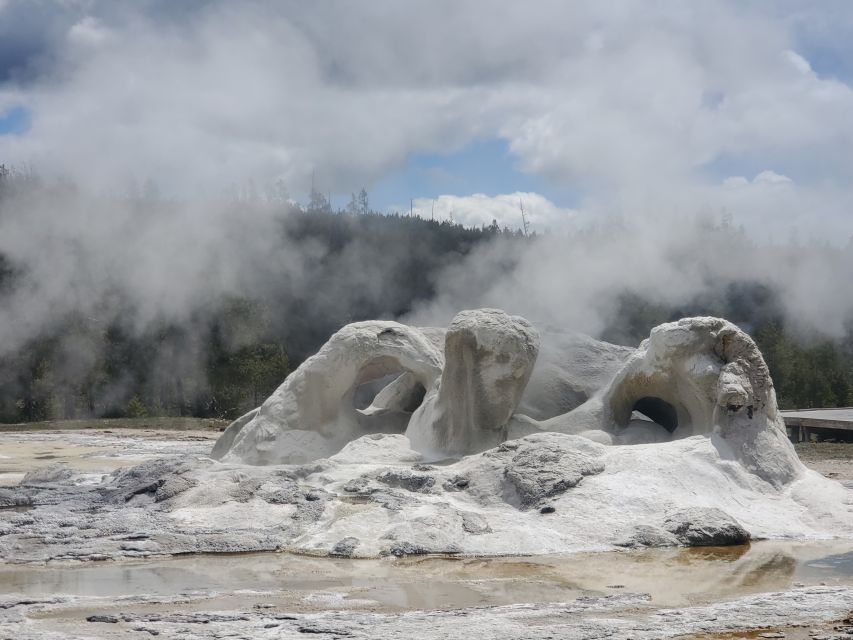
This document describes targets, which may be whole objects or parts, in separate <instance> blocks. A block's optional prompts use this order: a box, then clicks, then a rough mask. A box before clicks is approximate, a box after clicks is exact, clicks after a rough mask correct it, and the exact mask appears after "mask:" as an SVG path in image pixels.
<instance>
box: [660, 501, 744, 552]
mask: <svg viewBox="0 0 853 640" xmlns="http://www.w3.org/2000/svg"><path fill="white" fill-rule="evenodd" d="M663 528H664V529H666V530H667V531H669V532H670V533H671V534H673V535H674V536H675V537H676V538H678V541H679V542H680V543H681V544H683V545H687V546H689V547H708V546H714V547H716V546H725V545H735V544H745V543H747V542H749V538H750V535H749V532H748V531H747V530H746V529H744V528H743V527H742V526H741V525H740V523H739V522H737V520H735V519H734V518H732V517H731V516H730V515H729V514H727V513H725V512H724V511H721V510H720V509H713V508H711V509H709V508H703V507H694V508H690V509H682V510H680V511H677V512H675V513H673V514H671V515H669V516H667V518H666V519H665V520H664V522H663Z"/></svg>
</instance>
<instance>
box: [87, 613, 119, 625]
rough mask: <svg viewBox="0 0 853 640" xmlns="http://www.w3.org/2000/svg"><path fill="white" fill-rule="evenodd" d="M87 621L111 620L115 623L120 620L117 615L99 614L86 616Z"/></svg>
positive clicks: (110, 621)
mask: <svg viewBox="0 0 853 640" xmlns="http://www.w3.org/2000/svg"><path fill="white" fill-rule="evenodd" d="M86 622H109V623H111V624H115V623H117V622H118V618H116V617H115V616H102V615H97V616H89V617H88V618H86Z"/></svg>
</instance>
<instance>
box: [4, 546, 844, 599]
mask: <svg viewBox="0 0 853 640" xmlns="http://www.w3.org/2000/svg"><path fill="white" fill-rule="evenodd" d="M795 583H803V584H819V583H827V584H853V551H851V550H850V542H849V541H845V542H828V543H812V544H797V543H783V542H775V541H774V542H760V543H755V544H753V545H751V546H749V545H747V546H743V547H724V548H695V549H663V550H644V551H633V552H613V553H597V554H575V555H568V556H544V557H533V558H531V557H528V558H491V559H484V558H458V557H457V558H442V557H414V558H403V559H385V560H344V559H328V558H311V557H305V556H293V555H289V554H260V553H259V554H244V555H230V556H229V555H199V556H187V557H178V558H172V559H163V560H148V561H145V562H115V563H87V564H73V565H68V564H65V565H48V566H12V565H6V566H3V565H0V594H11V593H16V594H26V595H31V596H36V595H39V596H44V595H54V594H69V595H91V596H120V595H143V594H151V595H174V594H180V593H186V592H194V591H203V592H210V593H213V592H233V591H238V590H241V589H248V590H254V591H275V592H284V591H286V592H288V593H293V592H296V593H301V594H302V596H301V597H302V598H303V599H306V600H307V599H309V598H317V597H320V596H317V595H316V594H318V593H319V594H326V596H329V597H331V596H334V597H336V598H337V599H338V601H339V602H341V603H342V604H343V606H346V605H347V603H350V604H351V605H352V606H357V603H363V602H364V601H371V602H373V603H374V604H376V603H378V605H379V606H381V607H383V608H386V609H390V610H405V609H447V608H456V607H471V606H482V605H501V604H514V603H529V602H562V601H569V600H573V599H575V598H577V597H578V596H580V595H597V594H615V593H647V594H649V595H650V597H651V600H652V602H654V603H656V604H659V605H661V606H680V605H684V604H690V603H698V602H703V601H711V600H719V599H721V598H733V597H737V596H740V595H744V594H748V593H758V592H767V591H778V590H783V589H787V588H790V587H791V586H792V585H794V584H795ZM312 594H313V595H312Z"/></svg>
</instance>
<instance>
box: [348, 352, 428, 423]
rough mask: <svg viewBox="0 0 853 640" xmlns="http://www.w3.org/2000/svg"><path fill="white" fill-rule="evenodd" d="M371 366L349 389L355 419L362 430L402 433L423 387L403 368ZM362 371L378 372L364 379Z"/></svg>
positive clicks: (420, 399) (424, 390) (420, 398)
mask: <svg viewBox="0 0 853 640" xmlns="http://www.w3.org/2000/svg"><path fill="white" fill-rule="evenodd" d="M383 364H387V363H383ZM372 369H373V370H372V371H369V372H364V371H363V372H362V373H361V375H360V376H359V378H361V379H362V381H360V383H359V384H358V385H357V386H356V387H355V388H354V389H353V390H352V404H353V408H354V409H355V412H356V418H357V420H358V422H359V424H360V425H361V428H362V429H364V431H365V432H366V433H403V432H404V431H405V430H406V427H407V426H408V424H409V419H410V418H411V416H412V413H414V411H415V410H416V409H417V408H418V407H419V406H420V405H421V403H422V402H423V399H424V396H425V395H426V388H425V387H424V385H423V384H421V382H420V381H419V380H418V379H417V378H416V377H415V375H414V374H413V373H412V372H410V371H407V370H405V369H398V370H396V371H390V372H389V371H388V369H387V368H385V367H383V369H384V371H382V370H376V368H375V367H373V368H372ZM365 373H368V375H369V373H373V375H376V374H377V373H378V374H380V375H377V377H374V378H371V379H367V380H364V378H365V377H366V376H365Z"/></svg>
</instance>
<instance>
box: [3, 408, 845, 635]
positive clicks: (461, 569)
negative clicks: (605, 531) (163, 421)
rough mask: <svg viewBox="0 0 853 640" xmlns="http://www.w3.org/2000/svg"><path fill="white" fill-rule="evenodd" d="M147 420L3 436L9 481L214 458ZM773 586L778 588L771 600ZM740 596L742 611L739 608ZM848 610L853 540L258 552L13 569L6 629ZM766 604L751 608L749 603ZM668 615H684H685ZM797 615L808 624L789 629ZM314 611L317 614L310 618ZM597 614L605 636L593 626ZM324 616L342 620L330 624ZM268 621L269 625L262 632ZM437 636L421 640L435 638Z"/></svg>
mask: <svg viewBox="0 0 853 640" xmlns="http://www.w3.org/2000/svg"><path fill="white" fill-rule="evenodd" d="M190 426H191V425H190ZM149 427H150V425H149V426H139V425H136V426H135V427H131V428H128V426H126V425H125V426H116V427H112V428H109V429H104V428H103V427H99V428H93V427H88V428H80V429H72V430H61V429H51V430H49V431H38V432H31V431H26V430H16V431H14V432H7V433H0V485H3V484H7V485H8V484H15V483H17V482H18V481H20V478H21V477H22V476H23V474H24V473H25V472H26V471H28V470H31V469H34V468H36V467H39V466H43V465H47V464H53V463H56V462H64V463H66V464H68V465H70V466H72V467H73V468H75V469H77V470H78V471H80V472H81V473H82V474H84V475H83V476H82V477H88V478H90V479H91V481H96V480H97V479H98V478H99V477H100V476H99V474H105V473H108V472H110V471H112V470H113V469H115V468H117V467H121V466H130V465H133V464H137V463H139V462H141V461H143V460H146V459H151V458H158V457H169V456H177V455H183V454H186V453H192V454H197V455H206V454H207V453H208V452H209V450H210V447H211V446H212V443H213V442H214V441H215V439H216V438H217V437H218V435H219V430H218V428H217V427H216V425H210V426H205V427H204V428H202V429H183V430H181V431H170V430H164V429H160V428H149ZM826 452H827V453H829V455H831V456H833V457H829V458H827V457H823V458H822V457H821V453H822V452H821V451H818V448H815V447H813V448H811V449H809V450H808V451H807V452H806V453H805V455H803V457H804V459H805V460H806V462H807V463H808V464H810V465H811V466H813V467H815V468H818V469H820V468H821V467H820V465H821V464H823V465H826V464H829V465H830V466H831V468H832V469H835V471H834V473H836V474H840V475H842V476H843V478H839V479H844V480H847V479H853V460H850V459H847V458H846V457H845V456H846V455H847V450H846V449H845V450H842V451H838V450H837V447H836V448H833V449H832V451H831V452H830V451H829V449H828V448H827V449H826ZM815 589H817V591H815ZM821 589H825V591H821ZM763 594H775V595H768V596H767V598H766V601H764V596H763ZM786 598H787V600H786ZM741 602H743V603H744V604H743V606H741V604H740V603H741ZM565 603H571V604H569V605H565ZM727 603H734V605H736V606H733V607H730V608H727V607H726V604H727ZM848 603H849V606H848ZM824 605H825V607H826V608H825V610H822V609H821V607H823V606H824ZM507 607H508V608H507ZM515 607H522V609H521V610H518V609H516V608H515ZM529 607H533V609H529ZM703 607H704V608H703ZM762 607H764V608H762ZM484 608H485V609H484ZM845 608H846V611H849V610H850V609H851V608H853V545H851V543H850V541H849V540H847V541H824V542H810V543H792V542H784V541H763V542H756V543H753V544H752V545H747V546H743V547H726V548H693V549H658V550H642V551H626V552H618V553H613V552H611V553H598V554H574V555H569V556H541V557H526V558H491V559H477V558H458V557H456V558H443V557H410V558H399V559H394V558H391V559H382V560H349V559H329V558H313V557H307V556H296V555H290V554H276V553H256V554H235V555H225V554H218V555H192V556H183V557H174V558H157V559H147V560H138V561H121V562H86V563H82V562H78V563H49V564H47V565H40V566H33V565H26V566H22V565H8V564H5V565H4V564H0V637H6V636H4V635H3V634H4V633H9V632H10V631H9V630H10V629H20V630H21V634H20V635H18V634H15V635H13V636H9V637H50V634H57V635H56V636H55V637H57V638H60V637H61V638H66V637H78V635H85V636H87V637H104V638H107V637H118V636H121V637H151V636H153V635H158V634H162V635H163V637H217V636H221V637H228V636H233V637H253V638H254V637H291V636H290V635H276V633H274V632H277V630H280V631H281V632H282V633H284V632H285V630H286V629H285V627H286V625H287V624H290V627H287V629H289V631H288V632H287V633H290V632H291V631H292V632H293V633H294V634H296V635H294V636H292V637H300V635H301V634H304V633H321V634H325V635H326V637H335V636H336V635H337V636H338V637H343V636H346V635H352V634H353V633H354V632H353V631H352V629H361V631H363V632H364V633H366V634H367V635H366V637H374V636H372V635H371V634H370V633H369V631H365V629H364V628H362V627H363V626H364V625H368V626H369V625H372V624H374V622H375V620H373V618H365V617H363V616H369V615H375V616H386V617H385V618H382V620H383V621H384V622H383V624H385V625H386V627H383V628H386V632H387V637H411V635H410V631H407V629H409V627H408V626H406V624H408V623H407V622H406V620H404V619H399V620H398V619H395V618H387V616H389V615H390V616H394V615H398V614H401V613H404V612H412V613H417V615H418V616H421V618H418V619H419V620H420V619H422V621H423V623H424V624H425V625H426V626H428V627H429V626H431V625H432V624H433V620H434V623H435V625H438V626H436V627H435V630H434V631H435V634H436V636H435V637H442V636H441V633H443V632H441V631H440V629H441V628H444V627H442V626H441V625H446V624H449V622H448V620H449V619H448V617H447V616H448V615H451V616H454V615H461V616H463V617H465V618H467V619H470V621H471V622H470V624H472V625H473V626H472V627H471V628H472V629H483V630H484V631H483V633H482V634H481V635H483V636H484V637H504V636H503V635H501V633H503V631H501V626H500V624H498V622H495V620H498V619H501V617H502V616H506V618H507V624H508V625H509V624H510V623H511V622H512V623H513V624H515V623H516V622H517V620H516V618H517V617H518V616H527V615H528V614H529V615H531V616H534V617H535V619H536V622H535V624H534V627H535V628H537V629H539V627H538V626H537V625H545V626H546V627H547V628H550V626H549V625H551V624H555V625H557V624H558V623H559V624H565V623H566V619H567V618H566V616H567V615H568V616H569V618H570V619H571V620H573V622H572V625H574V626H572V625H569V626H567V627H565V628H564V629H563V631H560V632H559V633H557V631H556V630H555V634H556V635H555V637H566V638H573V637H590V638H592V637H613V638H621V637H625V638H627V637H638V638H645V637H673V636H674V635H680V637H684V638H704V639H711V638H715V639H717V638H719V639H727V640H732V639H734V638H762V637H763V638H770V637H785V638H794V639H796V638H801V639H802V638H810V639H818V638H821V637H825V638H851V637H853V635H848V634H847V631H846V629H849V628H850V625H847V623H845V622H843V619H844V617H845V616H846V615H847V613H846V611H845ZM753 609H754V610H755V611H756V613H754V614H744V613H743V611H746V612H749V611H752V610H753ZM492 610H493V611H494V612H495V616H496V617H495V618H494V619H492V618H483V619H480V617H479V616H480V614H481V613H482V612H483V611H492ZM735 610H736V611H737V615H735V614H734V613H732V611H735ZM811 610H814V615H813V619H810V618H809V613H808V612H809V611H811ZM454 611H456V612H458V613H452V612H454ZM519 611H521V612H522V613H519ZM602 611H603V612H605V614H606V616H605V618H606V619H604V620H603V619H600V618H598V617H596V618H594V619H593V618H590V621H589V622H588V623H587V622H584V620H585V619H586V618H584V616H587V615H590V616H592V615H593V614H594V615H595V616H600V615H602V614H601V612H602ZM669 611H675V612H679V611H680V612H682V613H675V614H672V616H675V617H674V618H672V617H671V616H670V614H669V613H667V612H669ZM444 612H450V613H449V614H448V613H444ZM567 612H568V613H567ZM691 612H692V613H691ZM697 612H698V613H697ZM788 613H791V616H793V617H792V618H791V620H793V621H794V622H795V623H796V624H797V625H802V626H794V625H792V624H787V622H790V621H791V620H789V619H788V618H786V615H787V614H788ZM407 615H408V614H407ZM682 615H683V618H684V619H683V620H682V619H681V618H680V617H679V616H682ZM750 615H752V616H753V617H749V616H750ZM304 616H309V617H310V616H320V617H319V618H316V619H315V618H310V620H313V622H311V623H310V624H309V623H308V622H305V621H306V620H309V618H306V617H304ZM359 616H361V617H359ZM654 616H663V621H662V622H660V624H661V625H662V626H661V627H660V635H655V634H656V632H655V630H654V629H655V626H654V625H655V624H658V622H656V621H652V622H649V619H650V617H651V618H654ZM667 616H670V617H667ZM691 616H693V617H691ZM702 616H706V617H707V619H708V620H709V621H710V622H707V623H705V622H703V620H704V619H703V618H702ZM726 616H728V618H727V617H726ZM798 616H799V617H798ZM634 617H636V618H637V620H639V622H637V623H636V625H635V627H634V626H632V625H634V624H635V623H633V622H630V623H629V622H626V621H630V620H633V619H634ZM241 620H243V621H245V622H241ZM300 620H301V622H300ZM389 620H393V621H394V622H393V624H392V623H391V622H389ZM688 621H692V622H690V623H689V624H688V623H687V622H688ZM715 621H716V622H715ZM412 624H414V622H412ZM587 624H589V625H592V626H591V627H590V629H592V628H593V627H594V628H595V629H597V631H595V633H599V634H601V635H595V634H594V633H593V632H592V631H590V632H589V634H587V632H586V631H584V629H586V628H587V627H586V626H584V625H587ZM715 624H716V625H718V626H717V627H714V625H715ZM193 625H195V626H193ZM246 625H248V626H246ZM279 625H282V626H281V628H280V629H279ZM299 625H303V626H304V625H308V626H304V629H308V630H302V629H303V627H300V626H299ZM311 625H314V626H311ZM317 625H319V627H318V626H317ZM323 625H326V626H327V627H329V625H331V626H330V627H329V628H327V629H325V632H324V628H325V627H323ZM359 625H361V626H359ZM494 625H497V626H495V628H494V629H493V630H492V631H489V629H492V627H493V626H494ZM524 625H528V622H524ZM626 625H627V627H626ZM691 625H692V626H691ZM703 625H704V626H703ZM244 626H245V627H246V628H247V629H248V628H249V627H251V628H252V629H256V631H253V632H252V633H249V632H248V631H245V629H243V627H244ZM291 627H292V628H291ZM398 627H399V628H398ZM732 627H733V628H734V629H740V628H744V629H751V630H750V631H748V632H747V631H739V630H732ZM509 628H510V627H507V629H509ZM524 628H525V629H526V628H527V626H525V627H524ZM543 628H545V627H543ZM560 628H561V629H562V628H563V627H560ZM626 628H627V630H626ZM267 629H268V630H270V634H272V635H269V636H267V635H264V633H266V631H264V632H263V633H262V632H261V631H260V630H267ZM317 629H319V631H318V630H317ZM632 629H633V630H632ZM697 629H707V630H708V632H707V633H706V632H704V631H703V632H702V633H696V630H697ZM718 629H727V630H726V631H725V632H724V633H718V632H717V631H718ZM681 630H683V631H684V633H681ZM155 632H156V633H155ZM359 633H360V632H359ZM398 633H399V634H400V635H394V634H398ZM430 633H431V632H428V633H426V635H425V636H424V637H425V638H426V637H433V636H432V635H430ZM490 633H491V634H492V635H491V636H490V635H489V634H490ZM507 633H509V632H508V631H507ZM576 633H577V634H578V635H573V634H576ZM780 633H781V634H784V635H782V636H780V635H778V634H780ZM28 634H29V635H28ZM407 634H409V635H407ZM762 634H764V635H762ZM773 634H776V635H773ZM355 635H357V636H358V633H356V634H355ZM510 635H511V634H510ZM546 635H547V634H539V633H538V632H537V634H534V635H532V636H530V637H545V636H546ZM301 637H304V636H301ZM358 637H361V636H358ZM376 637H385V636H382V635H377V636H376ZM513 637H514V636H513ZM524 637H527V636H524Z"/></svg>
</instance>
